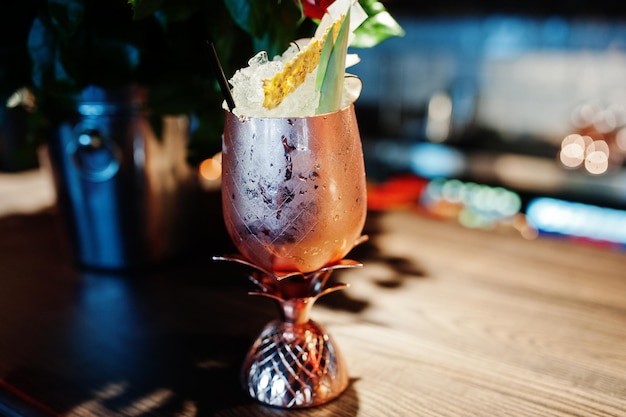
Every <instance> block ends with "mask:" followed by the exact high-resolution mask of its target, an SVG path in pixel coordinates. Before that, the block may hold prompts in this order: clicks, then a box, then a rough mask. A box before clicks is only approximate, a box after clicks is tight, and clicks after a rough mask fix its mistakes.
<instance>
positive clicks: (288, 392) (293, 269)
mask: <svg viewBox="0 0 626 417" xmlns="http://www.w3.org/2000/svg"><path fill="white" fill-rule="evenodd" d="M222 167H223V168H222V170H223V176H222V205H223V212H224V221H225V224H226V228H227V230H228V233H229V235H230V237H231V239H232V240H233V243H234V244H235V246H236V247H237V249H238V250H239V252H240V253H239V254H235V255H228V256H221V257H216V258H215V259H217V260H228V261H235V262H240V263H243V264H245V265H248V266H250V267H252V268H253V271H254V272H253V273H252V274H251V279H252V280H253V282H254V283H255V284H256V285H257V286H258V289H259V290H258V291H257V292H255V293H253V294H257V295H264V296H267V297H271V298H273V299H274V300H276V301H277V302H278V305H279V307H280V312H281V315H280V318H279V319H277V320H274V321H272V322H270V323H268V324H267V326H265V328H264V329H263V331H262V332H261V334H260V336H259V337H258V339H257V340H256V341H255V342H254V344H253V346H252V347H251V349H250V351H249V353H248V356H247V358H246V360H245V363H244V366H243V372H242V374H243V384H244V387H245V389H246V390H247V391H248V392H249V394H250V395H251V396H252V397H253V398H255V399H257V400H259V401H261V402H263V403H266V404H270V405H274V406H278V407H284V408H301V407H309V406H315V405H319V404H323V403H326V402H328V401H330V400H332V399H334V398H336V397H337V396H338V395H340V394H341V393H342V392H343V391H344V390H345V389H346V388H347V386H348V371H347V369H346V365H345V361H344V359H343V358H342V355H341V353H340V351H339V349H338V347H337V345H336V343H335V342H334V340H333V338H332V337H331V336H330V335H329V334H328V333H327V332H326V330H325V329H324V328H323V327H322V326H321V325H320V324H318V323H316V322H315V321H313V320H311V319H310V318H309V312H310V309H311V307H312V305H313V303H314V302H315V301H316V300H317V299H318V298H319V297H320V296H322V295H324V294H327V293H329V292H332V291H335V290H337V289H340V288H343V287H344V285H343V284H336V285H328V284H327V283H328V278H329V276H330V274H331V272H332V271H333V270H334V269H338V268H351V267H358V266H361V264H360V263H358V262H356V261H354V260H350V259H344V257H345V256H346V255H347V254H348V253H349V252H350V251H351V250H352V248H353V247H354V246H355V245H357V244H359V243H360V242H362V241H363V240H365V239H366V237H364V236H362V235H361V233H362V230H363V226H364V223H365V218H366V182H365V168H364V161H363V152H362V146H361V138H360V135H359V129H358V125H357V120H356V116H355V112H354V106H353V105H350V106H348V107H346V108H344V109H342V110H339V111H336V112H332V113H328V114H322V115H316V116H311V117H289V118H287V117H276V118H254V117H238V116H236V115H235V114H233V113H231V112H227V113H226V121H225V128H224V136H223V146H222Z"/></svg>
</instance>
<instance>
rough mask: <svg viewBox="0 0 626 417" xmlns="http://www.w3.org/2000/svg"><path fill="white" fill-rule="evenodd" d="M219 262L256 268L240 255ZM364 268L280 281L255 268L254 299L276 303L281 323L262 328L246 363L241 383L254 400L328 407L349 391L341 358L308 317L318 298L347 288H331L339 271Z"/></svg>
mask: <svg viewBox="0 0 626 417" xmlns="http://www.w3.org/2000/svg"><path fill="white" fill-rule="evenodd" d="M215 259H216V260H229V261H235V262H240V263H244V264H246V265H249V266H251V264H250V263H249V262H247V261H246V260H245V259H243V258H241V257H240V256H238V255H233V256H230V257H217V258H215ZM359 266H361V264H360V263H358V262H356V261H353V260H350V259H343V260H341V261H339V262H337V263H336V264H333V265H331V266H328V267H325V268H322V269H320V270H318V271H315V272H311V273H307V274H293V275H290V276H287V277H286V278H281V279H278V278H277V277H276V276H274V275H272V274H271V273H268V272H266V271H262V270H259V269H258V268H255V269H256V271H255V272H254V273H253V274H252V275H251V276H250V278H251V280H252V281H253V282H254V283H255V284H256V286H257V287H258V289H259V290H258V291H256V292H252V293H250V294H251V295H261V296H265V297H269V298H272V299H274V300H275V301H276V302H277V303H278V306H279V309H280V318H279V319H276V320H273V321H271V322H269V323H268V324H267V325H266V326H265V327H264V328H263V330H262V331H261V333H260V335H259V336H258V337H257V339H256V340H255V341H254V343H253V345H252V347H251V348H250V350H249V352H248V355H247V357H246V360H245V362H244V365H243V369H242V383H243V386H244V389H245V390H246V391H247V392H248V393H249V394H250V396H251V397H252V398H254V399H256V400H258V401H260V402H262V403H265V404H268V405H272V406H277V407H283V408H303V407H311V406H316V405H321V404H324V403H326V402H328V401H330V400H332V399H334V398H336V397H337V396H339V395H340V394H341V393H342V392H343V391H345V389H346V388H347V386H348V382H349V378H348V369H347V366H346V363H345V361H344V359H343V357H342V355H341V352H340V351H339V349H338V347H337V345H336V344H335V342H334V340H333V338H332V337H331V336H330V335H329V334H328V332H326V330H325V329H324V327H322V326H321V325H320V324H319V323H317V322H315V321H314V320H311V319H310V318H309V313H310V311H311V308H312V307H313V304H314V303H315V301H317V299H318V298H320V297H321V296H323V295H325V294H328V293H330V292H333V291H336V290H339V289H342V288H345V287H346V284H334V285H331V286H327V281H328V278H329V277H330V275H331V273H332V271H333V270H334V269H339V268H353V267H359Z"/></svg>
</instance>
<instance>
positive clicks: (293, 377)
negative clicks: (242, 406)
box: [242, 320, 349, 408]
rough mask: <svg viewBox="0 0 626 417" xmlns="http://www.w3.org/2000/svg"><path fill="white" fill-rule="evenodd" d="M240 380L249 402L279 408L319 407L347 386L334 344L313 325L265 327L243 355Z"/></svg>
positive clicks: (316, 325)
mask: <svg viewBox="0 0 626 417" xmlns="http://www.w3.org/2000/svg"><path fill="white" fill-rule="evenodd" d="M242 377H243V385H244V389H245V390H247V392H248V393H249V394H250V396H251V397H252V398H254V399H256V400H258V401H260V402H262V403H265V404H268V405H272V406H277V407H283V408H301V407H312V406H316V405H321V404H324V403H326V402H328V401H331V400H333V399H334V398H336V397H338V396H339V395H340V394H341V393H342V392H343V391H345V389H346V388H347V387H348V381H349V378H348V371H347V367H346V365H345V361H344V360H343V358H342V356H341V353H340V352H339V350H338V349H337V346H336V345H335V343H334V341H333V339H332V338H331V337H330V336H329V335H328V333H327V332H326V331H325V330H324V328H323V327H322V326H320V325H319V324H318V323H316V322H314V321H312V320H309V321H308V322H306V323H303V324H297V323H288V322H284V321H282V320H274V321H272V322H270V323H268V324H267V325H266V326H265V328H264V329H263V331H262V332H261V334H260V335H259V337H258V339H257V340H256V341H255V342H254V344H253V346H252V348H251V349H250V351H249V353H248V356H247V358H246V361H245V363H244V366H243V372H242Z"/></svg>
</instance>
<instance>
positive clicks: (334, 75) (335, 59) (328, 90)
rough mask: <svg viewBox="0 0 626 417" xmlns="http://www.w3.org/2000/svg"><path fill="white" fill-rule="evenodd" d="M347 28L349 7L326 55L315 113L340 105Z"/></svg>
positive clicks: (327, 111)
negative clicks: (326, 60)
mask: <svg viewBox="0 0 626 417" xmlns="http://www.w3.org/2000/svg"><path fill="white" fill-rule="evenodd" d="M349 28H350V9H348V11H347V13H346V16H345V17H344V19H343V22H341V26H340V27H339V33H338V34H337V39H335V42H334V44H333V47H332V50H331V52H330V56H329V57H328V64H327V67H326V71H325V73H324V80H323V81H322V85H321V88H320V102H319V105H318V107H317V110H316V113H317V114H323V113H329V112H332V111H335V110H339V107H340V106H341V96H342V95H343V79H344V76H345V72H346V53H347V51H348V34H349V31H350V29H349ZM329 38H330V39H332V36H328V37H327V41H328V39H329ZM324 46H326V45H324ZM320 62H321V61H320Z"/></svg>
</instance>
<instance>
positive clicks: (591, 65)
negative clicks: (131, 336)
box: [0, 0, 626, 249]
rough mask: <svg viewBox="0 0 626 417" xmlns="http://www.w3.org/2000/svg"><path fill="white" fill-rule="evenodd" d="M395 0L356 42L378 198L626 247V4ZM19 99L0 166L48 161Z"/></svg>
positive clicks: (210, 179)
mask: <svg viewBox="0 0 626 417" xmlns="http://www.w3.org/2000/svg"><path fill="white" fill-rule="evenodd" d="M384 4H385V6H386V7H387V8H388V10H389V11H390V12H391V13H392V15H393V16H394V17H395V18H396V19H397V20H398V22H399V23H400V24H401V25H402V27H403V28H404V30H405V32H406V34H405V36H404V37H399V38H391V39H388V40H386V41H384V42H383V43H382V44H380V45H378V46H376V47H375V48H371V49H358V50H355V51H354V52H356V53H358V54H359V56H360V57H361V62H360V63H359V64H357V65H355V66H354V67H352V68H350V70H349V71H350V72H352V73H354V74H356V75H358V76H359V77H360V78H361V79H362V81H363V91H362V94H361V97H360V98H359V100H358V101H357V105H356V110H357V115H358V118H359V123H360V128H361V135H362V139H363V144H364V152H365V157H366V168H367V174H368V178H369V180H370V182H371V183H372V187H371V190H370V193H369V197H370V208H371V209H372V210H377V209H386V208H390V207H395V206H407V205H410V206H412V207H415V208H417V209H418V210H424V211H425V212H427V214H430V215H435V216H438V217H440V218H447V219H453V220H458V221H459V222H461V223H462V224H463V225H464V226H467V227H482V228H494V227H498V226H501V225H503V224H504V225H506V227H513V228H517V229H518V230H519V231H520V232H521V233H522V235H524V236H525V237H528V238H533V237H536V236H537V235H538V234H539V233H542V232H543V233H552V234H558V235H563V236H568V237H573V238H576V239H581V240H584V241H589V242H593V243H600V244H607V245H611V246H616V247H618V248H620V249H623V248H624V247H626V211H624V210H626V172H625V170H624V159H625V158H626V5H623V4H622V3H620V2H615V1H609V0H600V1H591V0H579V1H564V0H554V1H538V0H534V1H526V2H502V1H499V2H492V1H473V2H471V3H470V2H461V1H452V0H440V1H437V2H415V1H413V0H388V1H385V2H384ZM21 101H24V98H21ZM7 104H8V105H10V103H7ZM9 107H10V106H9ZM7 112H10V113H11V117H5V118H4V119H3V122H2V123H3V125H2V129H1V130H0V174H2V173H11V172H15V171H21V170H28V169H30V168H34V167H36V165H37V163H38V162H37V161H38V158H37V155H36V152H37V150H36V149H34V148H33V147H32V146H30V144H29V143H24V142H23V141H22V138H23V137H24V132H23V131H22V130H21V129H23V128H24V123H23V120H22V119H23V118H24V117H25V112H24V110H23V109H21V108H15V109H12V110H7ZM7 114H8V113H7ZM219 170H220V166H219V158H209V159H207V160H206V161H205V163H203V164H201V165H200V167H199V172H200V177H201V178H202V177H203V176H204V181H205V183H206V184H209V187H211V186H212V185H211V184H213V185H215V183H217V182H219ZM17 194H19V195H20V197H24V196H25V195H24V193H19V192H16V195H17ZM1 203H2V202H0V204H1ZM4 203H5V205H7V204H9V201H5V202H4Z"/></svg>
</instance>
